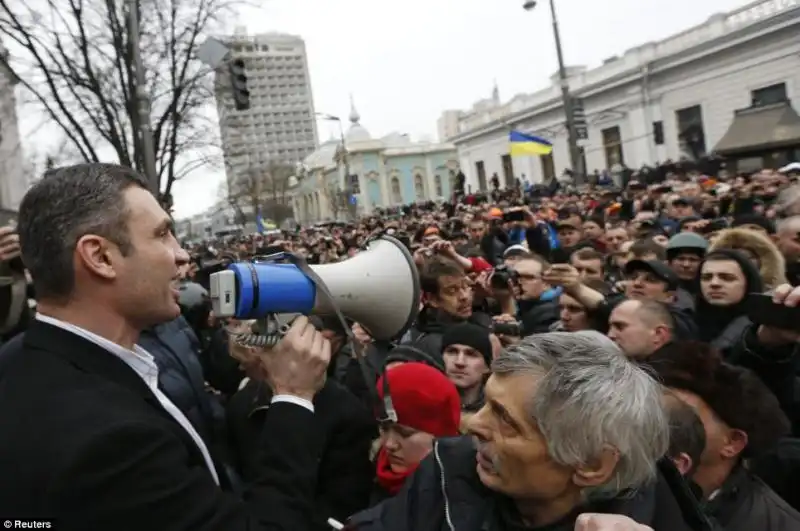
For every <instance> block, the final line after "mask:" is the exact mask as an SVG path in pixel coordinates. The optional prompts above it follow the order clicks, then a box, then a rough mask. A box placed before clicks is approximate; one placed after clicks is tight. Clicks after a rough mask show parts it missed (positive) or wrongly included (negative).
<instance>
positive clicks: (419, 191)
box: [414, 174, 425, 201]
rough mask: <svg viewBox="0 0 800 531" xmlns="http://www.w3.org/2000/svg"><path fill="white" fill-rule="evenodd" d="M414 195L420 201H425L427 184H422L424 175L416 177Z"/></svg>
mask: <svg viewBox="0 0 800 531" xmlns="http://www.w3.org/2000/svg"><path fill="white" fill-rule="evenodd" d="M414 195H415V196H416V197H417V200H418V201H421V200H423V199H425V184H424V183H423V182H422V175H419V174H417V175H415V176H414Z"/></svg>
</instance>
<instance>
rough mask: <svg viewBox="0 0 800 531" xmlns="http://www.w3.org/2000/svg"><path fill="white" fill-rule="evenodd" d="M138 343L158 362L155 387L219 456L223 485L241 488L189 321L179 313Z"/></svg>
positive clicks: (219, 409) (217, 403)
mask: <svg viewBox="0 0 800 531" xmlns="http://www.w3.org/2000/svg"><path fill="white" fill-rule="evenodd" d="M138 345H139V346H140V347H142V348H143V349H144V350H146V351H147V353H148V354H150V355H152V356H153V358H154V359H155V362H156V365H158V388H159V389H161V391H163V393H164V394H165V395H167V396H168V397H169V399H170V401H172V403H173V404H175V406H177V408H178V409H180V410H181V412H182V413H183V414H184V415H185V416H186V418H187V419H188V420H189V422H191V423H192V426H194V428H195V430H197V433H198V434H200V436H201V437H202V438H203V441H205V443H206V445H207V446H209V447H211V448H212V450H213V452H214V454H215V456H217V458H218V459H219V460H220V465H221V468H223V469H224V470H218V472H219V473H220V477H221V478H223V479H222V480H221V481H222V484H223V486H224V487H225V488H230V489H231V490H233V491H234V492H240V490H241V485H240V481H239V479H238V477H237V474H236V473H235V472H234V471H233V469H232V468H231V466H230V464H229V463H230V461H231V457H230V452H229V451H228V444H227V438H228V436H227V431H226V429H225V428H226V427H225V410H224V408H223V407H222V404H221V403H220V401H219V399H218V397H217V396H215V395H214V394H213V393H211V392H210V391H206V385H205V376H204V375H203V366H202V365H201V363H200V350H201V349H200V342H199V341H198V339H197V336H195V334H194V331H193V330H192V328H191V326H189V323H188V322H186V320H185V319H184V318H183V317H178V318H177V319H175V320H174V321H170V322H168V323H164V324H161V325H159V326H156V327H154V328H151V329H149V330H145V331H144V332H142V333H141V335H140V336H139V341H138Z"/></svg>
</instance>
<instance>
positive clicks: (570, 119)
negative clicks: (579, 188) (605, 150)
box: [522, 0, 583, 179]
mask: <svg viewBox="0 0 800 531" xmlns="http://www.w3.org/2000/svg"><path fill="white" fill-rule="evenodd" d="M522 7H523V9H525V11H531V10H532V9H533V8H535V7H536V0H526V2H525V3H523V4H522ZM550 15H551V18H552V20H553V38H554V39H555V41H556V55H557V57H558V79H559V82H560V85H561V101H562V105H563V106H564V113H565V114H566V118H567V145H568V146H569V161H570V166H571V167H572V171H573V172H574V174H575V175H574V177H575V178H576V179H577V178H578V176H579V175H582V174H583V168H582V166H583V164H582V161H581V152H580V149H579V148H578V133H577V131H576V129H575V120H574V116H573V107H572V97H570V94H569V81H568V79H567V69H566V67H565V66H564V52H563V50H562V49H561V33H560V32H559V30H558V18H557V17H556V5H555V0H550Z"/></svg>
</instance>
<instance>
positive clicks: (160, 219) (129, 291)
mask: <svg viewBox="0 0 800 531" xmlns="http://www.w3.org/2000/svg"><path fill="white" fill-rule="evenodd" d="M76 205H80V208H76ZM19 234H20V243H21V249H22V256H23V258H24V261H25V264H26V266H27V267H28V268H29V270H30V271H31V275H32V277H33V279H34V285H35V288H36V293H37V298H38V305H39V306H38V307H39V313H38V315H37V317H36V320H35V321H34V322H33V324H31V326H30V328H29V329H28V331H27V332H26V334H25V336H24V339H23V340H22V341H21V342H14V343H13V344H11V345H9V346H8V348H6V349H4V352H3V353H2V358H3V365H2V367H0V407H2V409H3V411H4V414H3V416H2V418H0V469H1V470H3V471H4V474H3V476H2V479H0V514H2V515H4V516H6V517H9V518H12V519H13V518H14V517H16V516H18V517H19V518H26V519H45V518H47V519H56V520H57V522H58V527H59V529H75V530H78V529H115V530H118V531H126V530H131V531H133V530H137V531H138V530H141V529H172V530H182V529H183V530H192V531H202V530H222V529H224V530H226V531H227V530H235V529H241V530H245V529H247V530H271V531H276V530H285V531H290V530H292V531H293V530H300V529H309V528H310V526H311V524H312V520H311V519H312V515H313V497H314V491H315V487H316V481H317V479H316V478H317V468H318V460H319V457H320V454H321V452H322V445H323V444H324V443H323V442H322V441H323V439H324V438H323V437H321V436H320V433H321V427H320V426H319V422H318V419H317V418H316V416H315V414H314V406H313V404H312V399H313V397H314V395H315V394H316V392H317V391H318V390H319V389H320V388H321V387H322V385H323V383H324V381H325V370H326V368H327V365H328V362H329V360H330V343H329V342H328V340H327V339H325V338H324V337H323V335H322V334H321V333H320V332H319V331H317V330H316V328H314V327H313V326H312V325H311V324H310V323H309V321H308V319H307V318H305V317H299V318H298V319H297V320H296V321H295V322H294V324H293V325H292V327H291V328H290V329H289V331H288V333H287V334H286V336H285V337H284V338H283V340H282V341H281V342H280V343H278V344H277V345H276V346H275V348H273V349H272V351H271V352H270V355H269V356H263V355H262V356H259V357H258V358H257V359H258V361H259V362H260V370H259V371H257V372H258V374H259V377H261V378H263V379H264V381H266V382H267V384H268V385H270V387H271V388H272V389H273V391H274V395H273V397H272V400H271V405H270V410H269V414H268V415H267V418H266V419H265V422H264V427H263V431H262V438H263V441H262V445H261V449H262V453H261V455H260V460H261V471H262V473H261V475H260V476H259V477H258V478H257V479H256V480H255V481H254V482H253V483H252V484H251V485H250V487H249V488H248V490H247V492H246V493H245V495H244V497H243V498H241V499H240V498H238V497H236V496H233V495H231V494H228V493H225V492H223V491H222V490H221V489H220V487H219V483H220V481H219V470H218V468H217V464H216V461H215V458H214V455H212V454H211V453H210V452H209V449H208V448H207V447H206V445H205V443H204V442H203V440H202V439H201V438H200V436H199V435H198V434H197V432H196V431H195V430H194V428H193V427H192V425H191V424H190V422H189V421H188V420H187V419H186V417H185V416H184V415H183V413H181V411H180V410H179V409H178V408H177V407H176V406H175V405H174V404H173V403H172V402H171V401H170V400H169V398H167V397H166V395H164V393H163V392H161V391H160V389H159V388H158V367H157V365H156V364H155V363H154V361H153V358H152V356H151V355H150V354H148V353H147V352H146V351H144V350H143V349H141V348H140V347H137V346H136V343H137V340H138V336H139V333H140V331H141V330H143V329H145V328H147V327H150V326H154V325H157V324H159V323H162V322H167V321H170V320H173V319H175V318H176V317H177V316H178V315H179V313H180V308H179V305H178V297H179V292H178V289H177V288H178V279H179V276H180V275H179V272H180V268H181V266H183V265H184V264H186V263H187V262H188V259H189V257H188V255H187V254H186V252H185V251H184V250H183V249H181V247H180V245H179V244H178V242H177V241H176V239H175V237H174V235H173V232H172V222H171V219H170V217H169V215H168V214H167V213H166V212H165V211H164V210H163V209H162V208H161V207H160V206H159V204H158V201H157V200H156V198H155V197H153V195H152V194H151V193H150V192H149V191H148V190H147V185H146V181H145V180H144V179H143V178H142V177H141V176H140V175H139V174H137V173H136V172H135V171H133V170H130V169H129V168H125V167H122V166H117V165H111V164H97V163H91V164H81V165H77V166H72V167H66V168H60V169H57V170H54V171H53V172H51V173H49V174H48V175H47V176H46V177H45V178H44V179H42V180H41V181H39V182H38V183H37V184H36V185H34V186H33V187H32V188H31V189H30V190H29V191H28V193H27V194H26V196H25V198H24V199H23V201H22V205H21V207H20V214H19ZM12 347H13V348H12Z"/></svg>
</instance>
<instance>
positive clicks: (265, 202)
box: [226, 162, 294, 225]
mask: <svg viewBox="0 0 800 531" xmlns="http://www.w3.org/2000/svg"><path fill="white" fill-rule="evenodd" d="M293 173H294V170H293V168H292V167H291V166H289V165H286V164H281V163H277V162H270V163H268V164H267V165H266V166H263V167H261V166H250V167H248V168H247V169H244V170H241V169H239V170H238V171H232V169H231V168H230V167H228V171H226V176H227V177H228V182H227V202H228V204H229V205H230V206H231V207H232V208H233V209H234V211H235V212H236V217H237V224H238V225H245V224H247V223H253V222H255V220H256V216H257V215H258V213H259V212H261V216H262V217H263V218H264V219H265V220H267V219H269V220H272V221H273V222H274V223H275V224H277V225H280V224H281V223H283V221H285V220H286V219H288V218H290V217H291V216H292V207H291V205H290V204H289V201H288V195H287V193H288V190H289V178H290V177H291V176H292V174H293Z"/></svg>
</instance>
